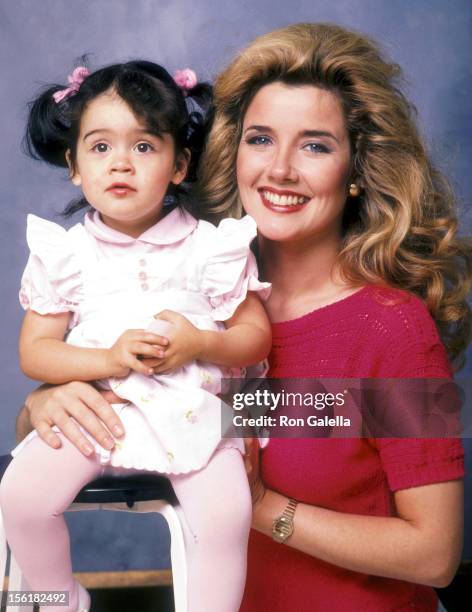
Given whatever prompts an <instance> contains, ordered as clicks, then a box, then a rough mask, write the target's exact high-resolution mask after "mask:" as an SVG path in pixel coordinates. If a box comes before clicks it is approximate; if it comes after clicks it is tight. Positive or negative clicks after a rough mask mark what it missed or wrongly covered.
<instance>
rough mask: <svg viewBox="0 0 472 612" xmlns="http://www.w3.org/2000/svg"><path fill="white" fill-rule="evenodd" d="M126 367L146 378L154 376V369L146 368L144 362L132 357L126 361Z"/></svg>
mask: <svg viewBox="0 0 472 612" xmlns="http://www.w3.org/2000/svg"><path fill="white" fill-rule="evenodd" d="M125 365H126V367H127V368H131V369H132V370H134V372H138V374H144V376H151V375H152V374H154V371H153V369H152V368H149V367H146V366H145V365H144V364H143V362H142V361H140V360H139V359H136V357H131V356H130V358H129V359H127V360H126V364H125Z"/></svg>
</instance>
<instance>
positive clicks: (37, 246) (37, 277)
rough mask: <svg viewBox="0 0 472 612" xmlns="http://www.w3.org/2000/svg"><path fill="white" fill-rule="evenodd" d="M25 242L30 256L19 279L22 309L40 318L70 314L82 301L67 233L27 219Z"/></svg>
mask: <svg viewBox="0 0 472 612" xmlns="http://www.w3.org/2000/svg"><path fill="white" fill-rule="evenodd" d="M26 240H27V243H28V246H29V249H30V256H29V259H28V263H27V264H26V268H25V271H24V273H23V277H22V279H21V288H20V294H19V298H20V304H21V306H22V307H23V308H24V309H25V310H27V309H31V310H34V311H35V312H38V313H39V314H57V313H61V312H73V311H74V310H75V309H76V307H77V305H78V303H79V302H80V301H81V298H82V274H81V271H80V266H79V262H78V259H77V257H76V256H75V254H74V250H73V247H72V244H73V243H72V241H71V239H70V237H69V236H68V232H67V231H66V230H65V229H64V228H62V227H61V226H60V225H57V224H56V223H53V222H51V221H47V220H46V219H41V218H40V217H36V216H35V215H28V219H27V230H26Z"/></svg>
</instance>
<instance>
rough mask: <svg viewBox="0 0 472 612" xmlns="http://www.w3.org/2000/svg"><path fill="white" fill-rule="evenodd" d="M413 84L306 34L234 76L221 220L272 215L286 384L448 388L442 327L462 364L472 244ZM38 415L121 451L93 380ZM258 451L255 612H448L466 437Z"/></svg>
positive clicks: (42, 406) (351, 39)
mask: <svg viewBox="0 0 472 612" xmlns="http://www.w3.org/2000/svg"><path fill="white" fill-rule="evenodd" d="M398 75H399V69H398V67H396V66H394V65H392V64H389V63H388V62H386V61H385V60H384V59H383V58H382V57H381V55H380V53H379V51H378V49H377V48H376V46H375V45H374V44H373V43H372V42H371V41H369V40H368V39H367V38H365V37H363V36H360V35H357V34H354V33H351V32H348V31H346V30H344V29H342V28H339V27H337V26H330V25H323V24H318V25H315V24H299V25H294V26H289V27H287V28H284V29H282V30H279V31H276V32H272V33H270V34H267V35H265V36H262V37H260V38H258V39H256V40H255V41H254V42H253V43H252V44H251V45H249V47H248V48H247V49H246V50H245V51H244V52H243V53H242V54H241V55H240V56H239V57H237V58H236V59H235V60H234V62H233V63H232V64H231V65H230V66H229V67H228V69H227V70H226V71H224V72H223V74H222V75H220V77H219V79H218V80H217V83H216V114H215V121H214V126H213V130H212V134H211V136H210V139H209V142H208V147H207V152H206V158H205V161H204V164H203V167H202V172H201V179H202V184H203V185H204V187H205V193H206V197H207V198H208V200H209V201H210V202H211V203H212V204H213V211H214V213H215V215H218V213H219V212H221V211H222V210H223V209H226V208H228V207H232V208H233V210H234V214H235V215H237V214H238V211H239V206H240V203H241V204H242V206H243V208H244V209H245V210H246V212H247V213H249V214H251V215H252V216H253V217H254V218H255V220H256V222H257V224H258V229H259V234H260V237H259V240H258V245H257V246H258V255H259V262H260V266H261V274H262V275H263V276H264V278H265V279H267V280H269V281H271V282H272V284H273V290H272V294H271V297H270V299H269V302H268V304H267V308H268V312H269V315H270V317H271V319H272V322H273V335H274V338H273V349H272V353H271V370H270V375H271V376H273V377H331V378H336V377H344V378H346V377H359V378H369V377H385V378H396V377H405V378H409V377H411V378H414V377H423V378H447V377H449V376H450V375H451V370H450V366H449V364H448V360H447V357H446V351H445V348H444V346H443V344H441V341H440V339H439V335H438V332H437V329H439V330H440V333H441V337H442V341H443V342H444V345H445V347H446V349H447V350H448V352H449V357H450V358H451V359H452V360H455V361H456V362H457V363H459V361H460V358H461V355H462V353H463V351H464V348H465V346H466V344H467V341H468V338H469V327H470V310H469V308H468V306H467V304H466V301H465V296H466V294H467V291H468V289H469V287H470V278H471V270H472V263H471V262H472V255H471V249H470V245H469V244H468V243H467V244H466V243H465V242H461V241H459V240H458V239H457V237H456V235H455V230H456V219H455V216H454V210H453V204H452V196H451V194H450V193H449V191H448V189H447V187H446V185H445V182H444V181H443V180H442V179H441V177H440V175H439V174H438V173H437V172H436V171H435V170H434V169H433V168H432V166H431V163H430V162H429V160H428V158H427V155H426V153H425V150H424V147H423V145H422V143H421V141H420V139H419V137H418V134H417V131H416V128H415V126H414V122H413V120H412V113H411V107H410V105H409V104H408V102H407V101H406V100H405V98H404V97H403V95H402V94H401V93H400V92H399V90H397V89H396V87H395V80H396V77H397V76H398ZM236 181H237V183H236ZM428 310H429V313H430V314H429V313H428ZM433 320H434V321H433ZM434 322H435V323H436V326H437V327H436V326H435V324H434ZM28 415H29V416H30V417H31V424H32V425H33V426H35V427H36V428H37V429H38V430H39V431H40V433H41V435H42V437H43V438H44V439H45V440H46V441H47V442H49V443H50V444H51V445H52V446H54V445H57V444H58V439H57V436H55V434H54V433H53V432H52V431H51V424H53V423H55V424H57V425H58V426H59V427H60V429H62V430H63V431H64V432H65V433H66V435H67V436H68V437H69V438H70V439H71V440H72V441H73V442H74V443H76V444H77V445H78V446H79V447H81V448H82V449H83V450H84V452H85V451H86V449H85V447H84V445H86V441H85V439H84V438H83V436H82V435H81V434H80V431H79V430H78V428H77V426H76V425H75V423H74V422H73V421H72V420H71V419H70V417H71V416H73V417H74V418H75V419H76V420H77V421H78V422H80V423H82V424H83V425H84V426H85V427H86V428H87V429H88V430H89V431H91V433H92V434H94V435H95V437H97V439H98V440H99V441H101V442H102V443H103V444H104V446H110V445H113V439H112V436H111V435H110V433H107V432H112V433H114V434H116V435H119V432H118V431H116V430H115V427H117V426H118V425H119V424H118V423H117V421H116V417H114V415H113V414H112V412H111V410H110V408H109V406H108V405H107V403H106V402H105V401H104V399H103V398H101V397H100V396H99V395H98V394H97V393H96V392H95V391H94V390H93V389H91V388H90V387H87V386H86V385H84V384H80V383H76V384H74V385H68V386H64V387H61V388H57V389H41V390H39V391H37V392H35V393H33V394H32V395H31V396H30V397H29V398H28V401H27V406H26V409H25V410H24V411H23V413H22V415H20V419H19V426H20V428H23V429H27V428H28V425H27V422H28ZM104 424H105V426H104ZM250 459H251V460H250V470H251V479H252V481H253V491H254V518H253V527H254V530H253V535H252V538H251V544H250V554H249V569H248V580H247V587H246V595H245V600H244V603H243V607H242V609H243V610H245V611H249V612H256V611H259V610H268V609H270V610H274V611H276V610H279V611H284V612H285V611H288V610H310V611H312V610H326V609H328V608H329V609H334V610H360V609H362V610H372V611H376V612H377V611H380V610H382V611H386V610H394V609H395V610H422V611H429V610H436V608H437V598H436V596H435V594H434V591H433V589H432V588H431V586H443V585H445V584H447V583H448V582H449V581H450V580H451V578H452V576H453V575H454V572H455V569H456V567H457V564H458V561H459V558H460V549H461V540H462V519H461V517H462V494H463V493H462V483H461V478H462V476H463V453H462V447H461V445H460V442H459V441H456V440H413V439H410V440H401V439H377V440H373V439H344V440H341V439H339V440H320V439H315V440H310V439H297V440H294V439H275V438H274V439H272V440H271V441H270V443H269V445H268V446H267V448H266V449H265V450H264V452H263V453H262V455H261V478H260V477H259V470H258V453H257V452H256V451H255V450H254V449H253V452H252V454H251V458H250ZM433 508H434V510H432V509H433ZM281 517H284V518H283V520H282V521H280V520H279V519H280V518H281ZM284 521H285V526H284V525H283V523H284ZM274 540H275V541H274Z"/></svg>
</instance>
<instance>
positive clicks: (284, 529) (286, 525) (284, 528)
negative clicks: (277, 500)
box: [272, 499, 298, 543]
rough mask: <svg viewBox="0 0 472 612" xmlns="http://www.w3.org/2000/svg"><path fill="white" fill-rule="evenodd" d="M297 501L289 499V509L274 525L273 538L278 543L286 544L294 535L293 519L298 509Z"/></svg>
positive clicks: (286, 509)
mask: <svg viewBox="0 0 472 612" xmlns="http://www.w3.org/2000/svg"><path fill="white" fill-rule="evenodd" d="M297 503H298V502H297V501H295V500H294V499H289V501H288V504H287V507H286V508H285V510H284V511H283V512H282V514H281V515H280V516H279V517H278V518H276V519H275V521H274V522H273V523H272V537H273V539H274V540H275V541H276V542H280V543H282V542H285V541H286V540H288V539H289V537H290V536H291V535H292V533H293V517H294V516H295V510H296V508H297Z"/></svg>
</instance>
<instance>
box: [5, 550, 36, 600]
mask: <svg viewBox="0 0 472 612" xmlns="http://www.w3.org/2000/svg"><path fill="white" fill-rule="evenodd" d="M8 590H9V591H29V590H30V588H29V585H28V583H27V582H26V580H25V579H24V577H23V574H22V572H21V569H20V566H19V565H18V563H17V562H16V559H15V557H14V556H13V554H12V552H11V551H10V577H9V579H8ZM7 609H8V612H33V606H32V605H31V606H30V605H21V606H16V605H13V606H8V608H7Z"/></svg>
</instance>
